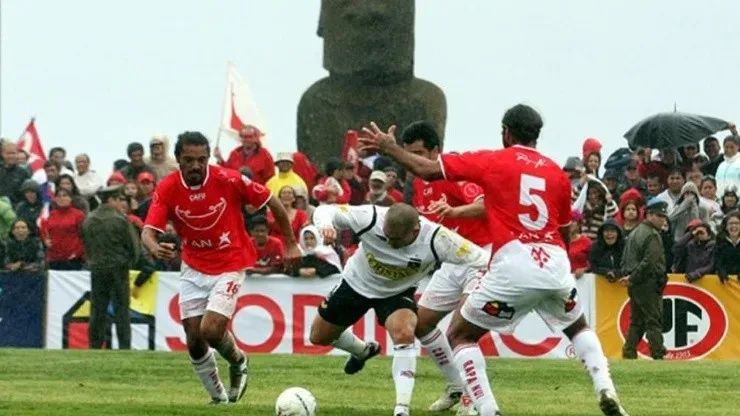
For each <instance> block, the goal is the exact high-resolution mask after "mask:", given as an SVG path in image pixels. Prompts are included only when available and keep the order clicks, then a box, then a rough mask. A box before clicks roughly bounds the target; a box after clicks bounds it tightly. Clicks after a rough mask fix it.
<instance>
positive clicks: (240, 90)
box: [219, 62, 267, 143]
mask: <svg viewBox="0 0 740 416" xmlns="http://www.w3.org/2000/svg"><path fill="white" fill-rule="evenodd" d="M222 114H223V116H222V119H221V132H224V133H225V134H226V135H228V136H230V137H232V138H234V139H238V137H239V130H241V128H242V127H243V126H245V125H248V124H249V125H252V126H254V127H257V128H258V129H259V130H260V132H261V133H262V134H263V136H262V142H263V143H264V140H265V139H264V137H265V136H264V135H265V134H266V133H267V126H266V125H265V120H264V119H263V118H262V115H261V114H260V112H259V109H258V108H257V104H256V103H255V101H254V96H253V95H252V91H251V90H250V89H249V85H247V82H246V81H245V80H244V78H242V76H241V75H239V73H238V72H237V71H236V67H235V66H234V64H233V63H231V62H229V63H228V75H227V79H226V93H225V94H224V106H223V113H222ZM219 136H220V134H219Z"/></svg>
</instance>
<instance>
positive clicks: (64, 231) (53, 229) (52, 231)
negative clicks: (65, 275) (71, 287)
mask: <svg viewBox="0 0 740 416" xmlns="http://www.w3.org/2000/svg"><path fill="white" fill-rule="evenodd" d="M54 202H55V205H56V206H55V208H54V209H53V210H51V213H49V218H47V219H46V220H44V221H42V222H41V230H40V231H41V237H42V238H43V241H44V244H45V245H46V262H47V264H48V265H49V269H52V270H82V266H83V264H84V259H85V249H84V246H83V244H82V236H81V230H82V223H83V222H84V221H85V214H84V213H83V212H82V211H80V210H79V209H77V208H74V207H72V195H71V194H70V192H69V191H68V190H66V189H64V188H59V189H57V190H56V192H55V194H54Z"/></svg>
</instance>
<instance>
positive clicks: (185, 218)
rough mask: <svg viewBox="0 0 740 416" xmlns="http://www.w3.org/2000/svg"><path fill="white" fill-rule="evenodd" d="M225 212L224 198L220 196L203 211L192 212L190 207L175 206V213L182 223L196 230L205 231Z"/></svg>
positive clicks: (216, 222) (213, 225) (214, 224)
mask: <svg viewBox="0 0 740 416" xmlns="http://www.w3.org/2000/svg"><path fill="white" fill-rule="evenodd" d="M224 212H226V198H224V197H221V198H220V199H219V201H218V202H217V203H215V204H213V205H211V206H209V207H208V208H207V209H206V210H205V211H199V212H193V211H192V210H190V209H185V208H180V206H179V205H177V206H175V215H176V216H177V218H178V219H179V220H180V221H182V222H183V224H185V225H187V226H188V227H190V228H192V229H193V230H196V231H206V230H210V229H211V228H213V227H215V226H216V224H218V221H219V220H220V219H221V217H222V216H223V215H224Z"/></svg>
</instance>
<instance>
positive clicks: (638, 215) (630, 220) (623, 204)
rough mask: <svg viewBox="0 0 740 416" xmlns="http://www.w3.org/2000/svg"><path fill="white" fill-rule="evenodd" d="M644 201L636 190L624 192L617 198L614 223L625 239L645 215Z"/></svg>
mask: <svg viewBox="0 0 740 416" xmlns="http://www.w3.org/2000/svg"><path fill="white" fill-rule="evenodd" d="M644 211H645V199H644V198H643V196H642V194H641V193H640V192H639V191H637V190H636V189H628V190H626V191H625V192H624V193H623V194H622V196H621V197H620V198H619V214H617V217H616V222H617V224H618V225H620V226H621V227H622V228H621V230H620V231H621V232H622V233H623V234H624V236H625V237H626V236H627V235H629V233H630V232H632V230H634V229H635V228H636V227H637V226H638V225H640V223H641V222H642V220H643V217H644V214H645V212H644Z"/></svg>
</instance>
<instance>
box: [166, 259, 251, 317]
mask: <svg viewBox="0 0 740 416" xmlns="http://www.w3.org/2000/svg"><path fill="white" fill-rule="evenodd" d="M242 283H244V271H243V270H242V271H238V272H229V273H223V274H219V275H215V276H214V275H209V274H205V273H201V272H199V271H197V270H195V269H193V268H191V267H190V266H188V265H187V264H185V262H183V263H182V271H181V272H180V318H181V319H187V318H193V317H196V316H203V314H204V313H205V312H206V311H207V310H208V311H213V312H216V313H218V314H221V315H223V316H225V317H227V318H231V316H232V315H233V314H234V310H235V309H236V301H237V299H238V298H239V289H240V288H241V286H242Z"/></svg>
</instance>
